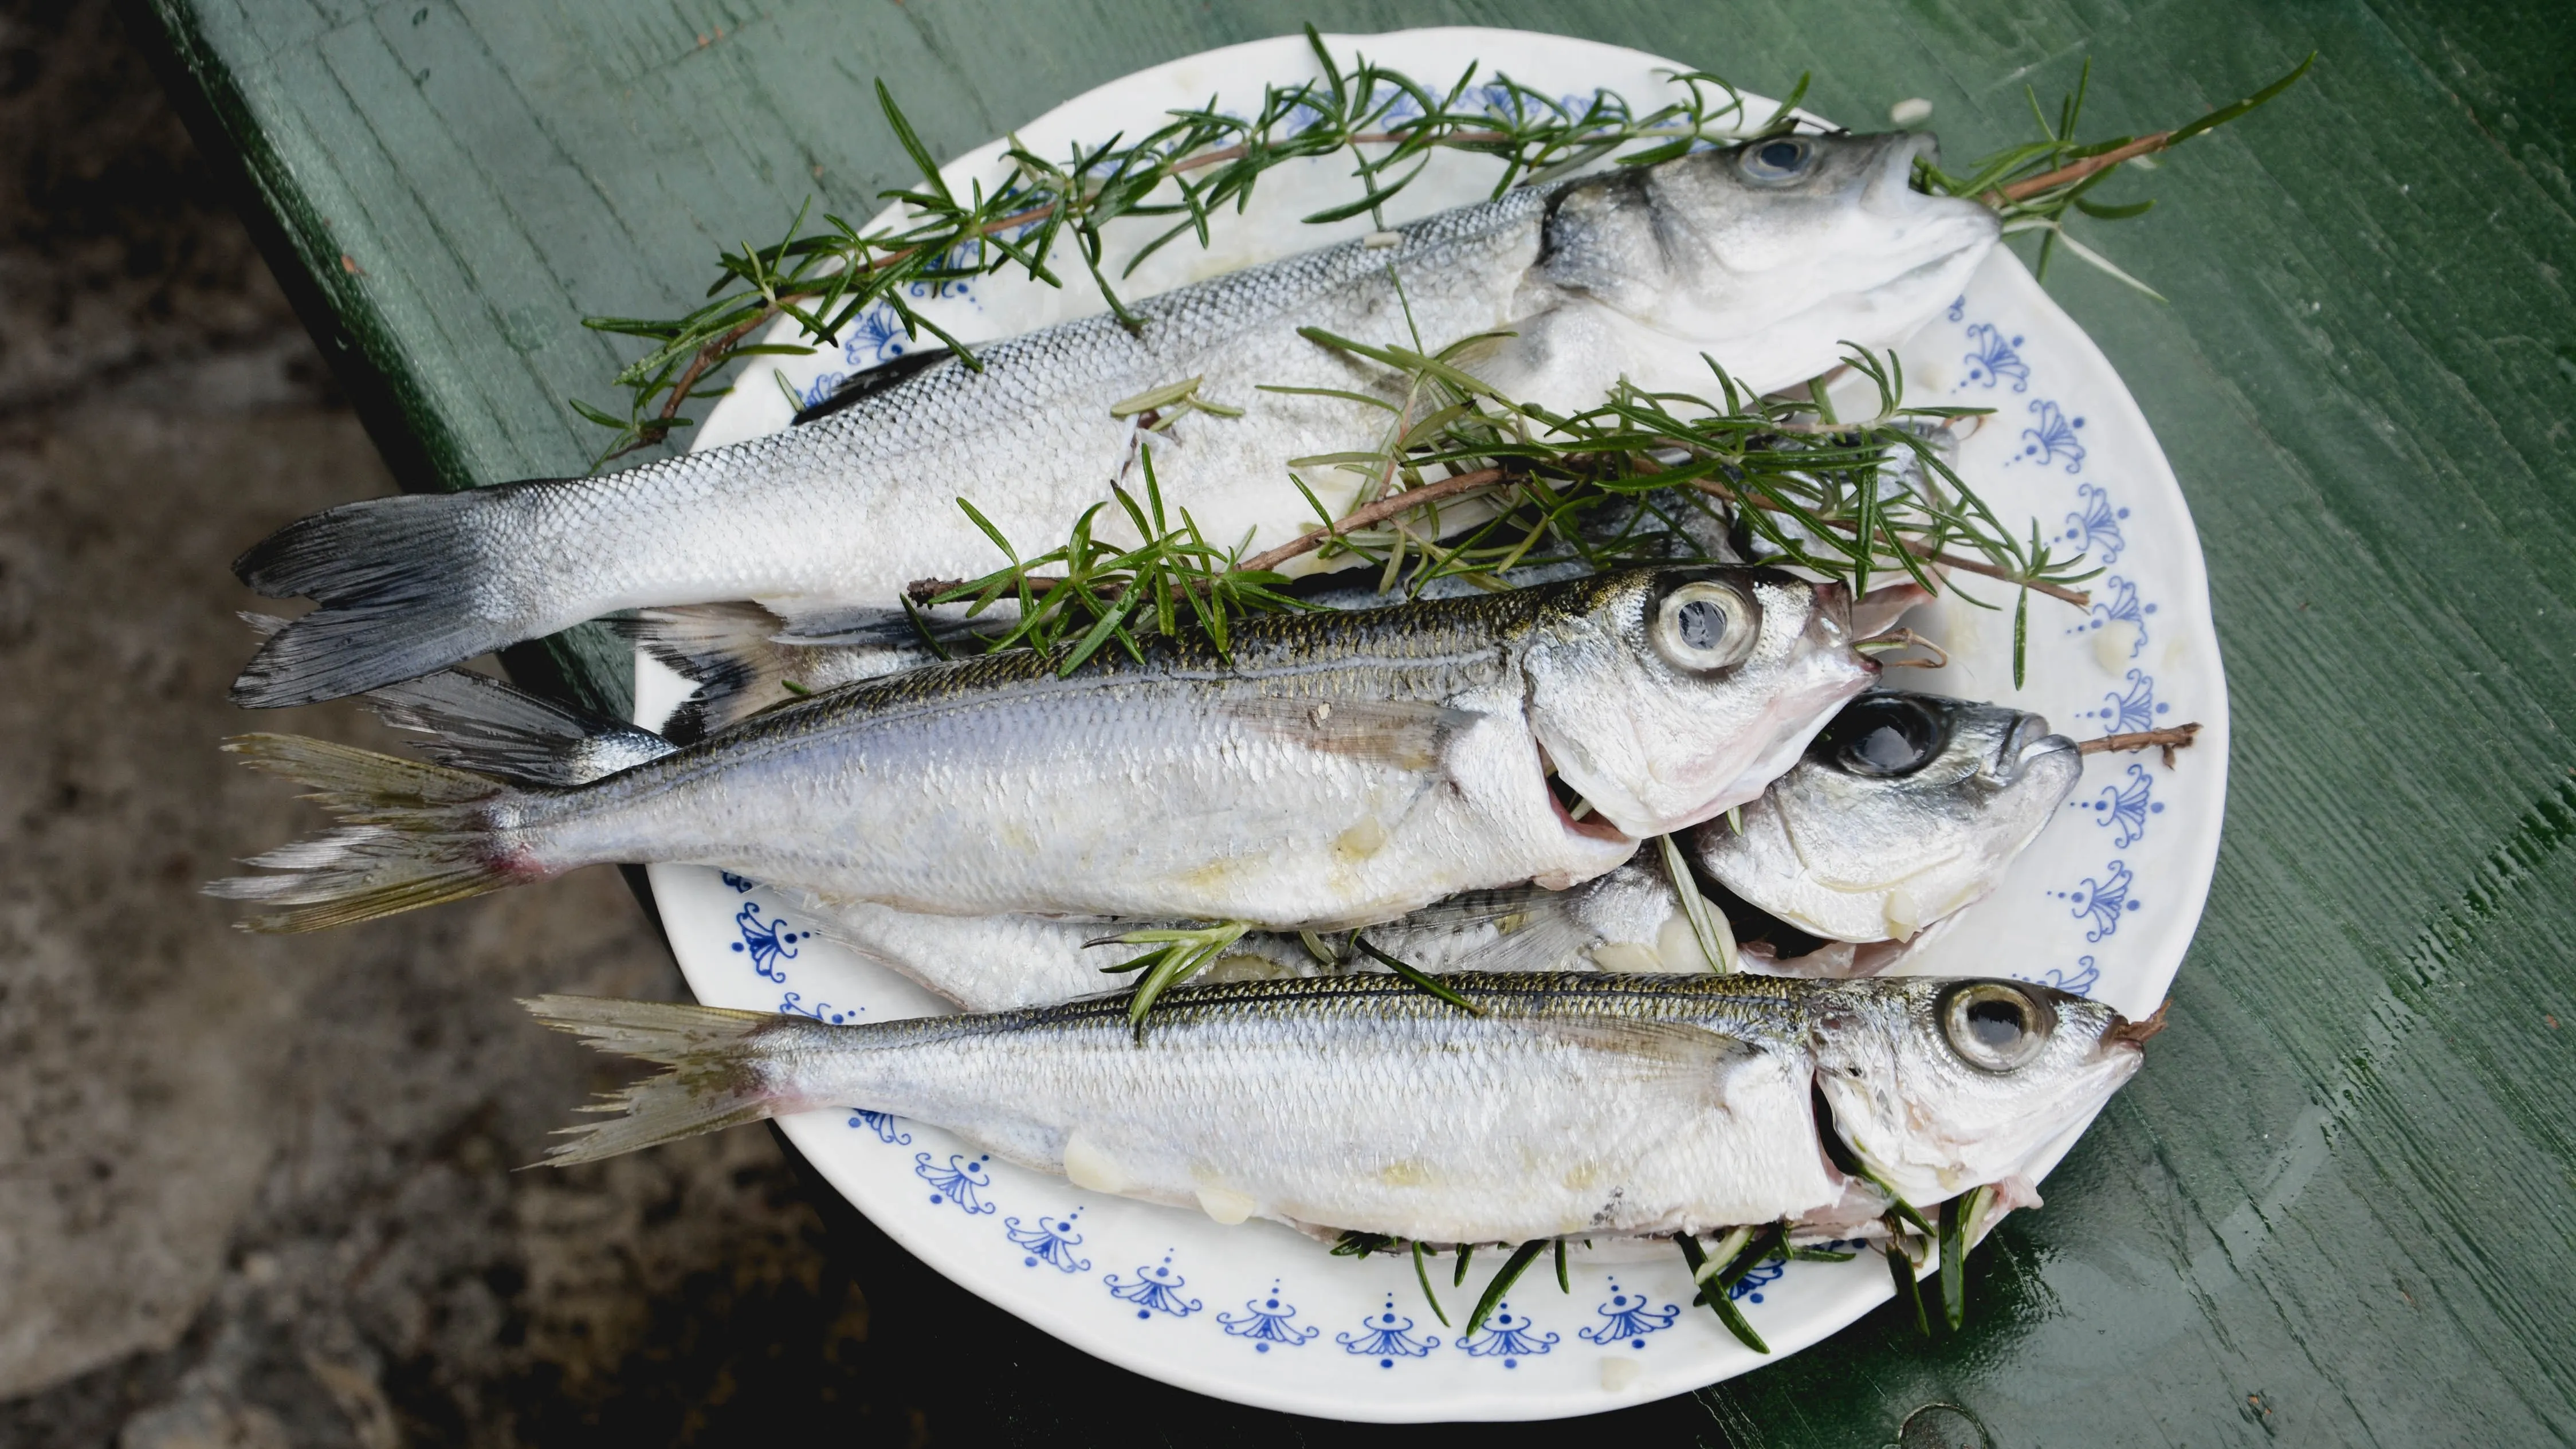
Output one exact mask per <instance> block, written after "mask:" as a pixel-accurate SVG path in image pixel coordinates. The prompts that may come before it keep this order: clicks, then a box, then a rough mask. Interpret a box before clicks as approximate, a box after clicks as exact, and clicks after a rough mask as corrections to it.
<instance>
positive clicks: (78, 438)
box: [0, 0, 917, 1449]
mask: <svg viewBox="0 0 2576 1449" xmlns="http://www.w3.org/2000/svg"><path fill="white" fill-rule="evenodd" d="M0 137H6V138H8V144H7V146H6V147H5V148H0V152H5V165H0V679H5V680H6V681H7V687H6V688H0V740H5V741H6V742H7V743H6V746H5V752H0V820H5V822H6V828H5V831H0V1103H6V1104H7V1117H6V1131H5V1132H0V1401H5V1402H0V1444H7V1445H10V1446H13V1449H18V1446H26V1449H40V1446H51V1445H75V1444H79V1445H89V1444H109V1443H116V1444H121V1445H124V1446H127V1449H181V1446H188V1449H194V1446H201V1445H204V1446H213V1445H241V1446H268V1445H288V1444H356V1445H363V1446H390V1445H393V1444H396V1443H402V1442H412V1443H423V1442H442V1443H444V1442H454V1443H474V1444H507V1443H518V1442H561V1441H562V1440H565V1439H568V1438H591V1437H605V1438H610V1439H614V1440H616V1441H618V1442H628V1441H630V1440H638V1439H640V1440H644V1441H648V1442H666V1441H685V1440H691V1439H698V1438H704V1437H707V1436H710V1435H712V1436H716V1437H730V1435H731V1433H733V1432H734V1431H736V1430H738V1429H740V1428H741V1426H742V1425H744V1424H746V1423H748V1422H752V1421H754V1420H756V1419H757V1418H758V1416H759V1415H761V1414H763V1413H769V1412H773V1411H774V1410H775V1409H776V1408H777V1406H779V1405H784V1404H790V1403H792V1404H797V1405H802V1406H805V1407H808V1408H810V1407H812V1406H814V1405H816V1404H817V1403H820V1402H827V1401H834V1400H837V1401H838V1402H839V1403H840V1405H841V1412H844V1413H846V1414H848V1415H849V1416H850V1417H849V1418H848V1419H847V1421H846V1423H847V1427H848V1429H849V1431H850V1434H852V1435H856V1436H857V1437H860V1438H882V1437H884V1436H885V1435H886V1434H891V1435H892V1436H893V1437H894V1438H895V1439H896V1440H897V1441H901V1440H904V1439H906V1438H909V1437H911V1436H912V1434H913V1433H914V1428H913V1427H912V1426H914V1425H915V1424H917V1420H914V1419H912V1418H910V1417H908V1416H907V1415H905V1414H904V1413H903V1412H902V1411H901V1410H899V1409H893V1410H889V1411H888V1412H887V1414H886V1415H885V1416H884V1417H881V1418H880V1417H872V1411H871V1410H869V1409H868V1408H866V1407H865V1405H864V1404H862V1403H861V1402H860V1399H861V1397H862V1395H861V1394H860V1393H859V1391H858V1390H857V1389H856V1388H855V1387H854V1386H852V1381H851V1380H850V1377H849V1375H850V1373H851V1372H853V1371H854V1370H855V1368H856V1366H857V1365H858V1363H859V1359H858V1358H857V1357H856V1356H855V1355H853V1354H851V1353H850V1352H849V1350H851V1349H852V1347H853V1346H854V1345H857V1344H859V1343H861V1342H863V1341H864V1339H865V1337H866V1331H867V1315H866V1307H865V1304H864V1302H863V1301H862V1300H861V1299H860V1298H859V1296H858V1294H857V1291H856V1290H855V1289H854V1288H852V1287H851V1286H850V1285H849V1283H848V1280H847V1277H846V1275H845V1274H840V1273H837V1272H836V1271H835V1270H833V1269H832V1267H831V1266H830V1264H829V1262H828V1261H827V1259H826V1257H825V1255H824V1254H823V1253H822V1251H821V1250H820V1237H821V1229H820V1225H819V1223H818V1222H817V1220H816V1218H815V1216H814V1213H813V1210H812V1209H811V1208H810V1207H809V1206H807V1204H806V1202H805V1201H804V1200H803V1199H802V1198H801V1197H800V1196H799V1194H798V1193H797V1191H796V1188H795V1184H794V1181H793V1179H792V1177H791V1175H790V1174H789V1172H788V1171H787V1168H786V1166H785V1164H784V1163H783V1162H782V1160H781V1158H780V1155H779V1153H778V1151H777V1149H776V1148H775V1146H774V1145H773V1143H772V1140H771V1139H770V1138H769V1137H767V1136H766V1135H764V1134H761V1133H758V1132H737V1133H731V1134H726V1135H723V1136H720V1137H716V1138H707V1139H699V1140H698V1141H695V1142H692V1143H689V1144H684V1145H682V1146H681V1147H679V1148H677V1149H675V1150H671V1151H664V1152H656V1153H651V1154H646V1155H643V1156H640V1157H637V1158H632V1159H626V1160H622V1161H619V1162H615V1163H610V1164H606V1165H604V1166H601V1167H597V1168H592V1169H584V1170H581V1171H576V1172H568V1173H567V1172H555V1171H551V1170H548V1171H535V1172H514V1171H512V1170H511V1169H512V1167H513V1166H514V1165H516V1164H520V1163H525V1162H528V1161H530V1160H531V1159H532V1158H533V1157H535V1156H536V1155H537V1153H538V1152H539V1151H540V1150H541V1148H542V1145H543V1142H544V1139H545V1134H546V1132H547V1131H548V1130H550V1129H551V1128H552V1127H554V1126H555V1125H558V1124H559V1123H561V1122H562V1121H564V1120H565V1119H566V1112H567V1110H568V1109H569V1108H570V1107H571V1106H572V1105H574V1104H575V1103H576V1102H578V1101H579V1100H581V1099H582V1098H583V1097H584V1096H585V1095H587V1094H588V1093H589V1092H591V1091H593V1090H595V1089H597V1088H599V1087H601V1086H603V1085H606V1084H608V1083H609V1082H610V1081H611V1080H612V1078H613V1072H612V1071H611V1069H608V1068H607V1067H606V1065H605V1064H604V1063H603V1062H600V1061H599V1060H597V1059H595V1058H592V1057H590V1056H589V1055H588V1054H587V1053H584V1052H582V1051H580V1050H579V1049H578V1048H577V1047H574V1046H573V1045H572V1044H571V1043H569V1042H567V1041H564V1040H561V1039H558V1038H554V1037H551V1036H549V1035H548V1034H546V1033H543V1032H541V1031H539V1030H537V1029H535V1028H534V1027H532V1026H531V1025H530V1024H528V1023H527V1021H526V1020H525V1018H524V1017H523V1016H522V1015H521V1014H520V1013H519V1011H518V1010H517V1008H516V1007H515V1006H513V1005H512V998H514V997H516V996H520V995H525V994H528V993H530V992H533V991H539V990H570V991H584V992H600V993H617V994H633V995H644V996H670V995H675V994H676V993H677V992H678V990H679V982H678V978H677V975H676V973H675V972H674V971H673V970H672V969H671V967H670V964H669V961H668V958H667V956H666V955H665V953H664V951H663V948H662V947H661V945H660V943H659V941H658V940H657V939H656V938H655V937H654V935H653V934H652V932H651V931H650V929H649V928H648V927H647V926H646V924H645V923H644V921H643V919H642V918H641V915H640V913H639V912H638V911H637V910H636V909H635V906H634V903H633V901H632V899H631V898H630V897H629V896H628V894H627V893H626V890H625V888H624V886H623V885H622V884H621V883H620V882H619V881H618V879H617V878H616V877H615V876H614V875H612V874H609V873H607V872H604V871H598V872H589V873H586V874H584V875H580V876H576V877H574V878H571V879H569V880H566V881H561V882H556V883H553V884H551V885H548V886H546V887H544V888H541V889H537V890H531V891H523V892H515V893H511V894H507V895H504V896H500V897H495V898H491V899H488V900H484V901H477V902H471V903H468V904H465V905H463V906H459V907H451V908H446V909H441V910H437V911H431V912H424V913H420V914H417V915H414V916H409V917H405V918H401V919H399V920H396V921H392V922H386V923H381V924H377V925H372V926H367V927H361V928H357V929H353V930H349V931H344V932H339V933H332V934H326V935H322V936H312V937H293V938H284V939H270V938H259V937H252V936H247V935H244V934H241V933H239V932H236V931H233V930H231V929H229V928H228V922H229V920H230V918H231V916H232V915H233V914H234V912H233V910H232V908H230V907H229V906H227V905H225V904H223V903H220V902H215V901H210V900H207V899H205V898H204V897H202V896H200V895H199V894H198V893H197V887H198V884H199V882H201V881H202V880H204V879H206V878H207V877H209V876H212V875H217V874H222V873H225V871H226V867H227V862H228V861H229V860H230V859H231V858H232V857H235V856H239V855H244V854H248V853H250V852H252V851H254V850H257V849H261V848H263V847H265V846H268V845H272V844H275V843H277V842H278V841H281V840H283V839H285V838H287V837H289V836H290V835H292V834H295V833H298V832H299V831H301V830H303V829H307V828H310V827H311V826H312V825H313V824H314V823H316V819H317V817H316V816H315V815H314V814H313V812H312V811H311V809H310V807H308V806H305V805H303V804H301V803H299V802H297V801H295V800H294V799H292V798H291V795H290V792H289V791H288V790H287V789H286V788H284V787H282V786H280V785H278V784H276V783H275V782H272V781H263V780H260V779H257V778H255V777H252V776H249V775H247V774H246V773H245V772H242V771H240V770H239V769H237V768H236V767H233V766H232V765H230V764H229V763H228V762H227V761H226V760H225V758H224V757H223V756H221V755H220V754H218V753H217V751H216V748H215V746H216V743H217V741H218V740H219V739H220V738H221V737H222V736H224V735H226V734H228V733H233V732H237V731H240V730H242V729H244V728H246V727H248V728H283V729H292V730H300V731H305V732H310V733H317V734H323V735H327V736H330V737H333V738H339V739H348V740H353V741H361V742H369V743H375V744H379V745H382V744H385V743H387V742H388V740H389V739H390V736H389V735H388V733H387V732H385V731H383V730H381V729H380V728H378V727H376V726H375V725H374V724H373V722H372V721H370V720H368V719H366V718H365V717H364V716H363V715H361V714H360V712H359V711H357V710H355V709H353V708H350V707H347V706H345V705H344V706H338V707H323V708H316V709H311V710H299V711H292V712H287V713H284V714H277V715H267V716H261V717H258V718H256V719H252V718H249V717H245V716H243V715H242V714H240V713H239V712H237V711H234V710H232V709H231V708H230V707H229V706H227V705H226V704H225V703H224V702H223V693H224V686H225V684H226V682H227V680H228V679H229V677H230V675H231V673H232V671H233V669H234V668H235V667H236V666H237V665H238V664H239V662H240V660H241V659H242V658H243V657H244V656H245V655H246V654H247V652H248V649H249V647H250V636H249V634H248V632H247V631H246V630H245V629H244V628H243V627H242V625H241V624H240V623H238V622H237V621H236V620H235V619H234V618H233V617H232V611H234V610H236V609H239V608H243V607H248V606H252V605H254V604H256V603H257V601H256V600H253V599H252V598H250V597H249V596H248V595H247V594H246V593H245V592H244V591H243V590H241V589H240V588H239V587H238V586H237V585H236V584H235V583H234V582H233V580H232V578H231V575H230V573H229V571H228V569H227V567H226V565H227V563H228V561H229V560H230V558H231V557H232V555H233V554H234V553H235V552H236V551H237V550H238V549H240V548H241V547H242V546H244V545H245V544H247V543H249V542H250V541H252V540H253V539H255V538H257V537H258V536H259V535H260V534H261V533H263V532H264V531H266V530H267V529H269V528H271V527H274V526H275V525H277V524H278V523H281V522H283V521H285V520H287V519H289V518H292V517H295V516H297V515H299V514H302V513H304V512H307V511H309V510H312V509H315V508H319V507H323V506H326V505H328V504H331V503H334V502H338V501H341V500H344V499H349V498H354V497H359V496H362V495H366V494H370V493H376V492H381V491H384V490H385V489H386V488H387V487H388V486H389V484H388V482H387V480H386V477H385V475H384V472H383V469H382V468H381V466H380V465H379V464H378V462H377V460H376V457H375V454H374V452H373V450H372V449H371V448H370V447H369V445H368V443H367V440H366V438H365V436H364V435H363V434H362V433H361V431H360V430H359V428H358V427H357V425H356V423H355V422H354V421H353V420H352V419H351V417H350V416H349V415H348V413H347V412H346V411H345V410H344V409H342V408H341V407H339V406H338V405H337V403H336V402H335V401H334V399H333V397H332V395H331V391H330V388H329V385H328V383H327V380H326V379H324V378H323V376H322V371H321V368H320V367H319V364H318V360H317V359H316V358H315V356H314V355H313V353H312V349H311V346H310V344H309V343H308V342H307V341H306V340H305V338H304V335H303V333H302V330H301V329H300V328H299V327H298V326H297V325H296V323H295V321H294V319H293V317H292V316H291V315H290V314H289V313H288V311H287V309H286V307H285V305H284V303H283V301H282V300H281V299H280V297H279V296H278V294H277V292H276V290H275V288H274V286H273V284H272V283H271V282H270V280H269V278H268V275H267V273H266V271H265V269H264V268H263V267H262V266H261V264H260V263H259V261H258V259H257V257H256V255H255V254H254V253H253V251H252V249H251V248H250V246H249V244H248V242H247V240H246V239H245V237H244V235H243V233H242V232H241V230H240V228H239V226H238V225H237V224H236V223H235V222H234V221H233V219H232V218H231V217H230V215H229V214H228V213H227V212H226V211H225V210H224V208H223V205H222V203H221V201H220V199H219V198H217V197H215V196H213V195H212V194H211V189H210V187H209V185H208V183H207V182H206V180H205V178H204V175H203V173H202V169H201V168H200V167H199V166H198V165H197V164H196V162H195V160H194V157H193V154H192V153H191V151H190V149H189V147H188V144H187V142H186V139H185V137H184V135H183V134H182V133H181V132H180V130H179V128H178V127H177V125H176V124H175V122H173V120H172V119H171V117H170V115H169V114H168V112H167V111H166V109H165V108H164V107H163V105H162V103H161V101H160V99H159V96H158V93H157V91H156V90H155V89H154V87H153V85H152V83H151V79H150V77H149V75H148V73H146V72H145V71H144V70H143V68H142V67H141V66H140V65H139V63H137V62H136V61H135V60H134V59H133V57H132V55H131V54H130V52H129V51H128V50H127V48H126V46H125V44H124V40H123V37H122V35H121V34H120V33H119V31H118V30H117V28H116V26H115V24H114V23H113V21H112V20H111V19H109V18H108V15H107V12H106V9H105V7H104V5H101V4H97V3H88V4H79V5H72V6H68V7H65V6H44V5H33V4H27V3H23V0H8V3H0ZM780 1385H789V1386H792V1389H793V1392H792V1393H790V1392H787V1391H785V1390H782V1389H781V1388H779V1386H780ZM899 1397H900V1396H898V1398H899ZM870 1426H874V1429H875V1430H876V1431H881V1432H866V1431H868V1430H869V1429H870ZM849 1436H850V1435H845V1436H844V1437H849Z"/></svg>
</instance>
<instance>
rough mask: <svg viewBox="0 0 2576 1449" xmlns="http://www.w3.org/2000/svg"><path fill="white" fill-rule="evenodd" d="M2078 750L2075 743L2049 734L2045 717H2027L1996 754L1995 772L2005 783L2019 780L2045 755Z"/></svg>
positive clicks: (2013, 730) (2008, 735)
mask: <svg viewBox="0 0 2576 1449" xmlns="http://www.w3.org/2000/svg"><path fill="white" fill-rule="evenodd" d="M2080 751H2081V747H2080V746H2078V745H2077V744H2076V743H2075V741H2073V740H2071V739H2068V738H2067V737H2066V736H2064V735H2061V734H2052V733H2051V732H2050V731H2049V728H2048V717H2047V716H2046V715H2038V714H2026V715H2023V716H2022V717H2021V719H2020V721H2019V722H2018V723H2016V724H2015V725H2014V726H2013V727H2012V730H2011V732H2010V733H2008V734H2006V735H2005V736H2004V742H2003V744H2002V746H2001V747H2000V748H1998V749H1997V750H1996V751H1995V766H1996V769H1995V773H1997V774H1999V775H2001V776H2003V777H2004V778H2005V779H2007V780H2018V779H2020V778H2021V777H2022V776H2023V775H2024V774H2026V773H2028V771H2029V770H2030V767H2031V766H2032V765H2035V764H2037V763H2038V762H2039V761H2040V760H2041V759H2043V758H2045V757H2046V756H2049V755H2056V754H2076V753H2080Z"/></svg>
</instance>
